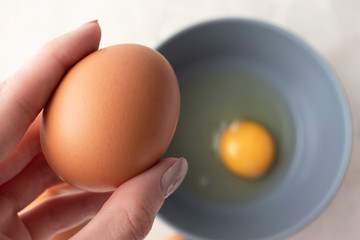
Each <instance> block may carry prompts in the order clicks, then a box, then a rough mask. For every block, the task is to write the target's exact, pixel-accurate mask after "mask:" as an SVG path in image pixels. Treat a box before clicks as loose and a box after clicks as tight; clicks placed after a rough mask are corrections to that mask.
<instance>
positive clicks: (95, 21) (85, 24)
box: [80, 19, 99, 27]
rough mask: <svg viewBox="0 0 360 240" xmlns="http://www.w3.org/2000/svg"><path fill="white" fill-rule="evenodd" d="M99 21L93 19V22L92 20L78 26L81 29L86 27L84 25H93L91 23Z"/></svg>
mask: <svg viewBox="0 0 360 240" xmlns="http://www.w3.org/2000/svg"><path fill="white" fill-rule="evenodd" d="M98 21H99V20H97V19H95V20H92V21H90V22H87V23H84V24H82V25H80V27H83V26H86V25H89V24H93V23H97V22H98Z"/></svg>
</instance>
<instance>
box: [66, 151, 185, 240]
mask: <svg viewBox="0 0 360 240" xmlns="http://www.w3.org/2000/svg"><path fill="white" fill-rule="evenodd" d="M187 169H188V165H187V161H186V160H185V159H184V158H179V159H176V158H166V159H163V160H160V161H159V162H158V163H157V164H156V165H154V166H153V167H152V168H150V169H149V170H147V171H145V172H143V173H141V174H140V175H138V176H136V177H134V178H132V179H130V180H128V181H127V182H125V183H123V184H122V185H120V187H118V189H117V190H116V191H115V192H114V193H113V194H112V195H111V197H110V198H109V199H108V200H107V202H106V203H105V204H104V205H103V207H102V208H101V210H100V211H99V213H98V214H97V215H96V216H95V217H94V218H93V219H92V220H91V221H90V222H89V223H88V225H87V226H86V227H85V228H83V229H82V230H81V231H80V232H79V233H78V234H76V235H75V236H74V237H73V238H72V239H73V240H75V239H109V240H111V239H114V240H115V239H124V240H125V239H126V240H128V239H136V240H137V239H143V238H145V236H146V235H147V234H148V233H149V231H150V229H151V227H152V224H153V221H154V219H155V216H156V214H157V213H158V211H159V210H160V207H161V206H162V204H163V202H164V199H165V198H166V197H167V196H169V195H170V194H172V193H173V192H174V191H175V190H176V189H177V188H178V187H179V185H180V184H181V182H182V181H183V179H184V177H185V175H186V172H187Z"/></svg>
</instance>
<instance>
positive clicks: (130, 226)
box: [124, 203, 155, 240]
mask: <svg viewBox="0 0 360 240" xmlns="http://www.w3.org/2000/svg"><path fill="white" fill-rule="evenodd" d="M124 214H125V216H124V221H125V224H126V226H127V231H128V235H129V236H130V237H131V238H133V239H136V240H138V239H144V238H145V237H146V235H147V234H148V233H149V232H150V230H151V227H152V224H153V221H154V218H155V214H154V211H153V210H152V208H151V207H149V206H146V205H144V204H142V203H133V204H132V206H131V207H130V206H127V207H125V212H124Z"/></svg>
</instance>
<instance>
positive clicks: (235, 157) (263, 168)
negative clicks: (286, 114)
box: [219, 121, 275, 179]
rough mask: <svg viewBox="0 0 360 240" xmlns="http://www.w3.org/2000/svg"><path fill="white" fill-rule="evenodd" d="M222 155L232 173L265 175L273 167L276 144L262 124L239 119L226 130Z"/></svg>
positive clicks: (253, 175)
mask: <svg viewBox="0 0 360 240" xmlns="http://www.w3.org/2000/svg"><path fill="white" fill-rule="evenodd" d="M219 154H220V157H221V159H222V161H223V163H224V165H225V166H226V167H227V168H228V169H229V170H230V171H231V172H233V173H235V174H236V175H239V176H241V177H244V178H248V179H254V178H258V177H260V176H262V175H264V174H265V173H266V172H267V171H268V170H269V168H270V167H271V165H272V163H273V161H274V155H275V144H274V141H273V139H272V137H271V135H270V133H269V132H268V131H267V130H266V129H265V128H264V127H263V126H261V125H260V124H258V123H255V122H251V121H241V122H240V121H236V122H233V123H231V124H230V125H229V126H228V127H227V129H225V131H224V132H223V133H222V135H221V137H220V141H219Z"/></svg>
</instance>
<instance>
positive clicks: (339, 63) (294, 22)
mask: <svg viewBox="0 0 360 240" xmlns="http://www.w3.org/2000/svg"><path fill="white" fill-rule="evenodd" d="M220 17H243V18H254V19H260V20H264V21H267V22H270V23H274V24H276V25H278V26H281V27H284V28H286V29H288V30H290V31H291V32H293V33H295V34H297V35H298V36H300V37H302V38H303V39H304V40H306V41H307V42H308V43H309V44H310V45H311V46H313V47H314V48H315V49H316V50H317V51H318V52H319V53H320V54H322V55H323V56H324V57H325V58H326V59H327V60H328V61H329V63H330V64H331V65H332V66H333V67H334V69H335V71H336V72H337V73H338V75H339V78H340V80H341V82H342V84H343V85H344V87H345V90H346V92H347V94H348V97H349V101H350V104H351V107H352V113H353V121H354V144H353V155H352V159H351V164H350V167H349V170H348V173H347V175H346V178H345V180H344V182H343V184H342V186H341V189H340V190H339V193H338V194H337V196H336V197H335V199H334V201H333V202H332V203H331V204H330V206H329V207H328V208H327V210H326V211H325V212H324V213H323V214H322V215H321V216H320V217H319V218H317V219H316V220H315V221H314V222H313V223H312V224H310V225H309V226H308V227H307V228H306V229H304V230H302V231H301V232H299V233H298V234H296V235H295V236H293V237H292V238H290V239H291V240H299V239H301V240H302V239H317V240H322V239H324V240H335V239H336V240H337V239H342V240H347V239H349V240H352V239H360V227H359V225H360V162H359V161H360V80H359V78H360V1H359V0H312V1H306V0H208V1H205V0H181V1H175V0H152V1H149V0H148V1H145V0H137V1H135V0H134V1H125V0H119V1H115V0H114V1H110V0H102V1H94V0H93V1H90V0H82V1H81V0H62V1H49V0H32V1H25V0H24V1H20V0H18V1H16V0H14V1H6V0H0V81H1V80H3V79H5V78H7V77H9V76H10V75H11V74H12V73H13V72H14V71H16V69H17V68H18V67H19V66H20V65H21V64H22V63H23V62H24V61H25V60H26V59H28V58H29V57H30V56H31V55H32V54H33V53H34V52H35V51H36V50H37V49H38V48H39V47H40V46H41V45H42V44H43V43H45V42H46V41H48V40H50V39H52V38H54V37H56V36H58V35H60V34H62V33H65V32H67V31H69V30H71V29H73V28H76V27H77V26H78V25H81V24H83V23H85V22H88V21H90V20H93V19H99V23H100V25H101V27H102V31H103V34H102V42H101V45H100V47H101V48H102V47H106V46H109V45H113V44H118V43H123V42H134V43H141V44H144V45H147V46H150V47H156V46H157V45H158V44H159V43H160V42H162V41H163V40H165V39H166V38H168V37H169V36H171V35H172V34H174V33H176V32H177V31H179V30H181V29H183V28H185V27H187V26H189V25H191V24H194V23H198V22H201V21H204V20H209V19H215V18H220ZM0 124H1V123H0ZM319 171H320V170H319ZM173 233H174V231H173V230H172V229H171V228H169V227H168V226H166V225H165V224H164V223H162V222H161V221H159V220H158V219H157V220H156V222H155V224H154V227H153V229H152V231H151V232H150V234H149V236H148V237H147V238H146V239H147V240H165V239H166V238H167V237H168V236H170V235H172V234H173Z"/></svg>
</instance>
